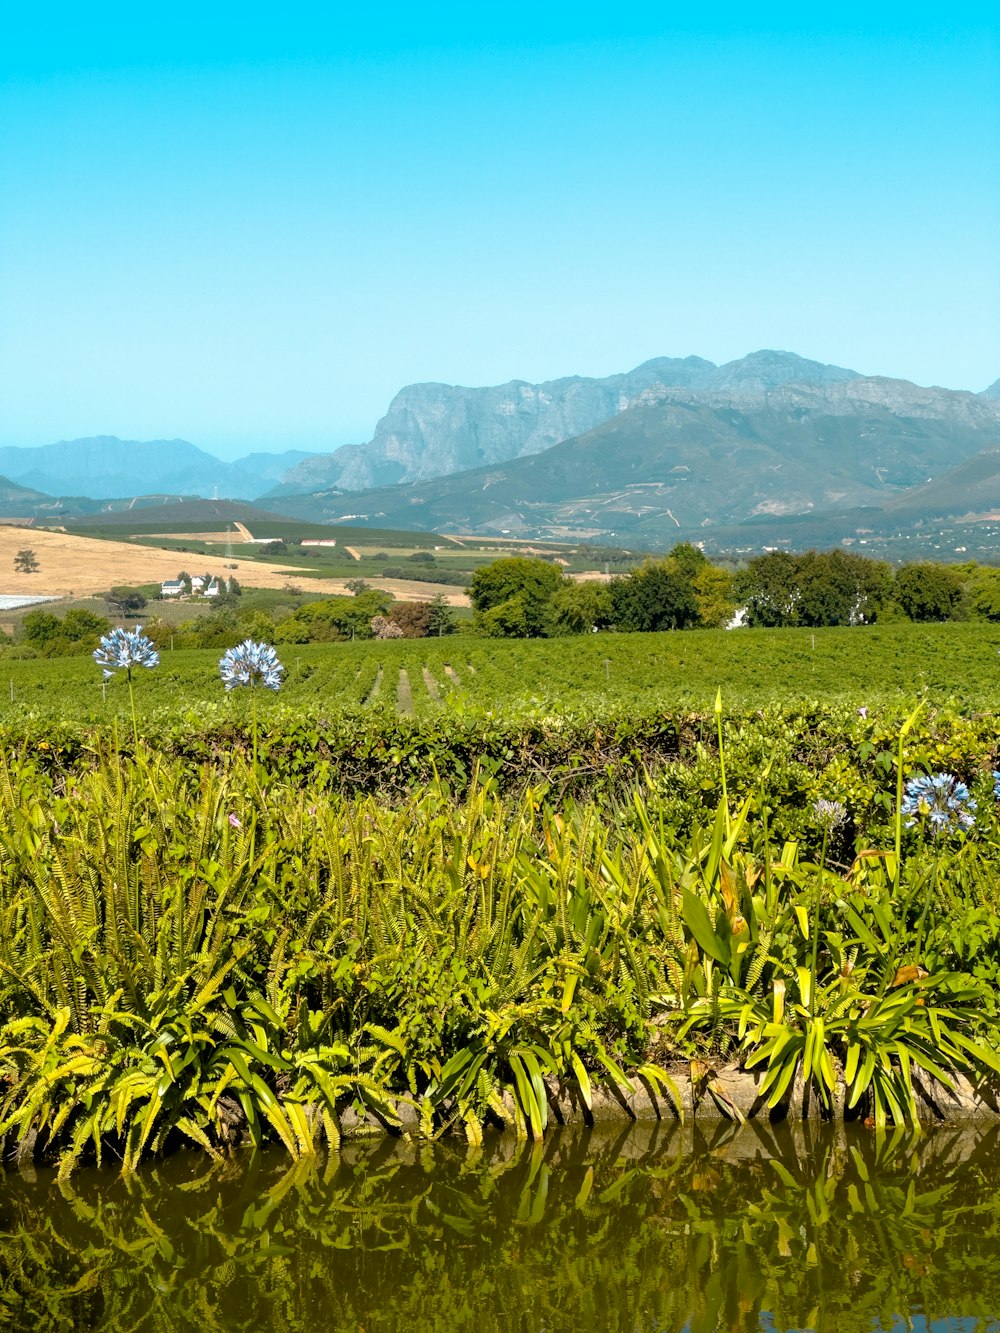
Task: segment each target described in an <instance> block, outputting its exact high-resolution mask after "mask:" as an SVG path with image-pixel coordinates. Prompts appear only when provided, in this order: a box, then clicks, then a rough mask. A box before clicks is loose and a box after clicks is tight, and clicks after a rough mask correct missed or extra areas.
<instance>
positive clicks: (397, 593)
mask: <svg viewBox="0 0 1000 1333" xmlns="http://www.w3.org/2000/svg"><path fill="white" fill-rule="evenodd" d="M199 535H200V534H199ZM25 547H27V548H28V549H30V550H32V551H34V553H35V556H36V558H37V560H38V566H39V568H38V571H37V573H35V574H19V573H18V572H17V571H16V570H15V569H14V557H15V556H16V554H17V552H18V551H20V550H22V549H23V548H25ZM232 563H235V564H236V566H237V568H236V569H235V570H229V569H227V568H226V566H227V565H229V564H232ZM182 569H187V571H188V573H192V574H206V573H207V574H212V575H215V576H217V577H218V578H220V579H223V578H225V577H226V575H227V574H230V573H233V574H235V576H236V578H238V579H239V581H240V584H241V585H242V586H243V587H244V588H286V587H288V586H289V585H294V586H297V587H299V588H302V589H307V590H310V591H313V590H314V591H315V592H317V593H346V592H347V591H348V589H347V587H346V585H345V582H344V580H343V579H323V578H312V577H309V576H306V575H303V572H302V570H301V569H291V568H288V567H287V566H283V565H281V564H279V563H277V562H275V561H253V562H247V561H239V560H236V561H230V560H226V559H225V558H224V557H223V556H222V555H218V556H212V555H188V554H186V553H184V552H180V551H169V550H165V549H161V548H159V547H155V546H139V545H136V544H134V543H132V542H129V541H120V542H116V541H107V540H105V539H103V538H97V537H81V536H77V535H76V534H71V533H68V532H54V531H48V530H46V529H43V528H25V527H4V526H0V593H6V594H10V595H12V596H20V595H24V596H28V595H32V594H34V595H36V596H46V597H93V596H96V595H99V594H101V593H104V592H107V591H108V589H109V588H110V587H112V586H113V585H114V584H116V583H128V584H137V583H162V581H163V580H164V579H172V578H175V577H176V576H177V574H178V573H179V572H180V571H181V570H182ZM377 586H378V587H379V588H385V589H386V591H388V592H391V593H392V595H393V597H396V598H398V599H399V600H400V601H402V602H423V601H429V600H430V599H431V598H432V597H434V596H436V595H437V594H438V593H443V595H444V598H445V601H446V602H447V603H448V605H449V606H467V605H468V598H467V597H466V595H465V593H464V592H463V591H462V590H461V589H460V588H455V587H441V586H439V585H437V584H434V583H414V582H410V581H409V580H403V579H379V580H378V584H377Z"/></svg>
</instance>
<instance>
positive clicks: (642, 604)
mask: <svg viewBox="0 0 1000 1333" xmlns="http://www.w3.org/2000/svg"><path fill="white" fill-rule="evenodd" d="M608 588H609V591H610V594H611V605H612V617H613V621H614V624H615V626H616V628H618V629H620V630H626V631H635V632H640V633H649V632H652V631H654V630H666V629H688V628H690V627H691V626H692V625H696V624H697V623H698V603H697V601H696V600H695V595H694V589H693V588H692V586H691V582H690V580H689V579H687V578H685V577H684V576H683V575H681V574H679V573H677V572H676V570H675V569H673V568H671V565H670V562H669V561H668V560H658V561H651V562H650V563H648V564H646V565H643V566H642V568H641V569H634V570H632V572H631V573H630V574H625V575H623V576H620V577H616V578H613V579H612V580H611V582H610V584H609V585H608Z"/></svg>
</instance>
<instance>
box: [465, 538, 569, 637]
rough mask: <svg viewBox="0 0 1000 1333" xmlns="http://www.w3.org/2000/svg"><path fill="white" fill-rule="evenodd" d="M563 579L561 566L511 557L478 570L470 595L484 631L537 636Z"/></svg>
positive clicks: (495, 633)
mask: <svg viewBox="0 0 1000 1333" xmlns="http://www.w3.org/2000/svg"><path fill="white" fill-rule="evenodd" d="M562 582H563V575H562V571H561V570H560V568H559V567H558V565H552V564H550V563H549V562H548V561H547V560H530V559H527V558H526V557H523V556H510V557H508V558H505V559H502V560H495V561H494V562H493V563H492V564H491V565H483V566H482V567H481V568H480V569H477V570H476V572H475V574H473V576H472V582H471V583H470V585H469V597H470V599H471V601H472V605H473V607H474V608H475V610H476V612H477V616H478V623H479V624H480V625H481V627H482V629H483V632H484V633H485V634H487V635H491V636H492V635H500V636H503V637H506V638H535V637H537V636H539V635H541V634H544V632H545V621H546V616H547V608H548V604H549V601H550V600H551V598H552V596H553V594H554V593H555V592H556V590H557V589H558V588H559V587H560V586H561V585H562Z"/></svg>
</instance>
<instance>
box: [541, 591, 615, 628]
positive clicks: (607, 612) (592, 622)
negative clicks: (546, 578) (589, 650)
mask: <svg viewBox="0 0 1000 1333" xmlns="http://www.w3.org/2000/svg"><path fill="white" fill-rule="evenodd" d="M613 613H614V607H613V604H612V601H611V592H610V590H609V588H608V585H607V584H606V583H600V582H598V581H596V580H590V579H587V580H581V581H580V582H578V583H574V582H571V581H570V580H565V581H564V582H563V585H562V587H561V588H557V589H556V591H555V592H554V593H553V594H552V598H551V600H550V602H549V631H550V633H552V634H588V633H589V632H590V631H591V630H594V629H607V628H608V626H609V625H610V624H611V619H612V616H613Z"/></svg>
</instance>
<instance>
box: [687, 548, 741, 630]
mask: <svg viewBox="0 0 1000 1333" xmlns="http://www.w3.org/2000/svg"><path fill="white" fill-rule="evenodd" d="M691 587H692V589H693V591H694V600H695V602H696V604H697V606H698V619H699V621H700V622H701V624H702V625H704V626H706V627H707V628H708V629H719V628H721V627H722V626H723V625H728V624H729V622H730V620H732V618H733V616H734V614H735V612H736V603H735V602H734V601H733V576H732V574H730V572H729V570H728V569H720V568H719V566H718V565H712V564H710V563H709V562H708V561H707V560H706V561H705V563H704V565H703V566H702V568H701V569H699V570H698V571H697V573H696V574H695V576H694V578H693V579H692V580H691Z"/></svg>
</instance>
